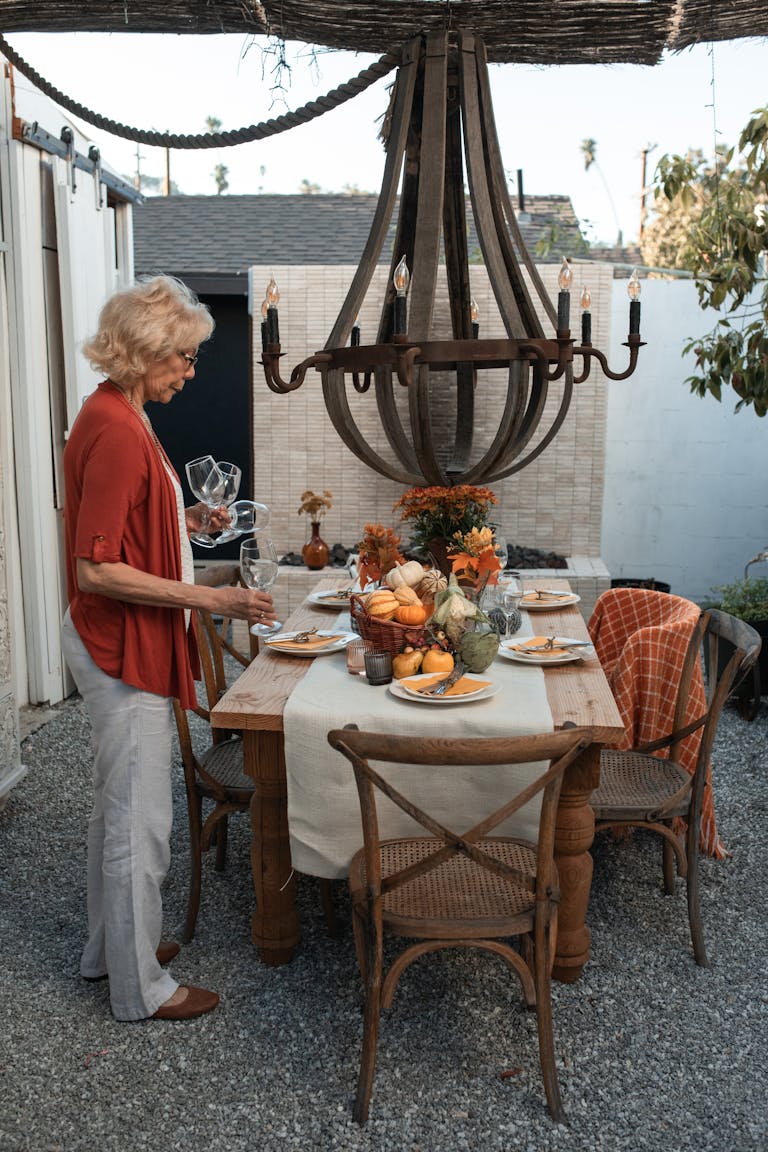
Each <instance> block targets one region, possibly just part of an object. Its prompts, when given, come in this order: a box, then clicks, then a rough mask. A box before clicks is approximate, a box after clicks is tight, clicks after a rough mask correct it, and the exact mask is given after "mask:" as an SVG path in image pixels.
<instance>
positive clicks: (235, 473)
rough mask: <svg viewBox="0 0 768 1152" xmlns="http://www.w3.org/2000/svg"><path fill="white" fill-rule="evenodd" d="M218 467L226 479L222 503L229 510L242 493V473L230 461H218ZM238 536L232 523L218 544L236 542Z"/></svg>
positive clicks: (217, 541) (218, 540)
mask: <svg viewBox="0 0 768 1152" xmlns="http://www.w3.org/2000/svg"><path fill="white" fill-rule="evenodd" d="M216 467H217V468H218V470H219V472H221V474H222V476H223V477H224V492H223V494H222V497H221V503H222V504H224V505H225V506H226V507H227V508H229V506H230V505H231V504H234V502H235V499H236V498H237V493H238V492H239V491H240V479H241V477H242V472H241V471H240V469H239V468H238V466H237V464H230V462H229V461H228V460H217V461H216ZM237 535H238V533H237V532H233V531H232V525H231V523H230V524H229V526H228V527H226V528H225V529H224V531H223V532H221V534H220V535H219V537H218V539H217V540H216V543H217V544H223V543H225V541H227V540H234V539H235V537H236V536H237Z"/></svg>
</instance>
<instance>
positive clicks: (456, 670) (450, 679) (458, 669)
mask: <svg viewBox="0 0 768 1152" xmlns="http://www.w3.org/2000/svg"><path fill="white" fill-rule="evenodd" d="M463 675H464V665H463V664H462V662H461V660H459V658H458V657H457V658H456V663H455V664H454V666H453V670H452V671H451V672H449V673H448V675H447V676H446V678H445V680H441V681H440V682H439V683H438V684H435V685H434V686H433V687H432V688H425V689H424V691H423V692H422V696H444V695H445V693H446V692H447V691H448V689H449V688H450V687H451V685H453V684H455V683H456V682H457V681H458V680H461V678H462V676H463Z"/></svg>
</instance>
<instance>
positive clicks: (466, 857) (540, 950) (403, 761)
mask: <svg viewBox="0 0 768 1152" xmlns="http://www.w3.org/2000/svg"><path fill="white" fill-rule="evenodd" d="M593 739H594V733H593V732H592V730H591V729H589V728H572V729H569V730H564V731H562V732H556V733H552V732H549V733H540V734H539V735H535V736H525V737H521V738H519V739H504V738H489V739H483V738H479V737H478V738H468V739H461V738H459V739H447V738H437V737H435V738H419V737H417V736H395V735H392V734H390V733H376V732H360V731H358V729H357V728H356V727H355V726H354V725H348V726H347V727H346V728H344V729H335V730H334V731H332V732H329V733H328V741H329V743H330V744H331V745H332V746H333V747H334V748H336V749H337V750H338V751H339V752H341V753H342V755H344V756H346V758H347V759H348V760H349V761H350V763H351V764H352V768H353V770H354V773H355V780H356V782H357V792H358V797H359V799H360V815H361V821H362V828H363V847H362V848H361V849H360V851H359V852H357V853H356V854H355V856H354V857H353V859H352V863H351V865H350V874H349V887H350V895H351V898H352V924H353V928H354V933H355V952H356V955H357V961H358V965H359V967H360V973H361V976H362V979H363V987H364V994H365V1007H364V1016H363V1050H362V1056H361V1060H360V1073H359V1077H358V1084H357V1096H356V1099H355V1105H354V1110H353V1115H354V1117H355V1119H356V1120H357V1121H358V1122H359V1123H361V1124H364V1123H365V1121H366V1119H367V1117H368V1108H369V1104H370V1098H371V1092H372V1090H373V1077H374V1070H375V1065H376V1044H377V1038H378V1032H379V1019H380V1013H381V1009H382V1008H389V1007H391V1005H392V1000H393V997H394V994H395V990H396V988H397V984H398V981H399V979H400V977H401V976H402V974H403V972H405V970H406V969H407V968H408V966H409V965H410V964H411V963H412V962H413V961H414V960H416V959H418V958H419V957H421V956H424V955H426V954H427V953H431V952H436V951H439V950H441V949H443V948H457V947H465V948H477V949H481V950H483V951H486V952H490V953H491V954H492V955H495V956H497V957H500V958H501V959H502V960H503V961H504V962H505V963H506V965H507V967H508V968H509V969H510V971H511V972H513V973H514V974H515V976H516V977H517V978H518V980H519V982H520V987H521V991H522V995H523V999H524V1001H525V1003H526V1005H527V1006H528V1007H529V1008H535V1010H536V1024H537V1032H538V1039H539V1058H540V1064H541V1074H542V1079H543V1081H544V1091H545V1094H546V1098H547V1105H548V1107H549V1111H550V1114H551V1115H552V1116H553V1117H554V1119H556V1120H562V1119H563V1118H564V1112H563V1107H562V1103H561V1100H560V1088H559V1085H558V1080H557V1067H556V1064H555V1052H554V1036H553V1031H552V997H551V974H552V961H553V958H554V948H555V936H556V930H557V905H558V901H559V898H560V893H559V889H558V877H557V870H556V868H555V862H554V834H555V817H556V812H557V804H558V799H559V795H560V787H561V784H562V779H563V774H564V772H565V770H566V768H567V766H568V765H569V764H571V763H572V762H573V761H574V760H575V759H576V757H577V756H578V755H579V754H580V753H581V752H583V751H584V750H585V749H586V748H588V747H589V745H590V744H591V743H592V742H593ZM374 763H375V765H376V767H375V768H374V767H373V764H374ZM542 763H543V764H544V765H545V767H544V768H543V769H542V767H541V766H542ZM392 764H395V765H398V772H400V771H402V770H403V769H405V772H404V774H403V776H402V777H399V779H402V782H401V783H399V784H398V786H397V787H395V785H394V783H393V781H392V780H391V779H390V778H389V775H388V767H389V765H392ZM500 764H531V765H534V766H535V771H536V773H537V775H536V776H535V778H534V779H532V780H531V781H530V783H529V784H527V785H526V786H525V787H523V788H522V789H521V790H519V791H517V792H515V791H514V789H510V792H509V793H508V794H507V795H506V796H502V797H500V799H501V800H503V801H505V802H504V803H502V804H501V806H500V807H498V808H497V809H496V810H495V811H494V812H492V813H490V814H489V815H488V816H486V818H485V819H484V820H482V821H481V822H480V823H479V824H476V825H475V826H474V827H473V828H469V829H466V828H464V829H463V831H461V832H455V831H452V830H451V829H450V828H447V827H445V825H444V824H441V823H440V821H439V820H437V819H436V818H435V817H434V816H431V815H430V814H429V813H428V812H426V811H425V810H424V809H423V808H422V807H420V805H418V804H416V803H415V802H414V801H413V800H412V799H411V798H409V796H408V795H407V793H408V790H409V781H410V780H411V779H412V775H411V773H409V772H408V771H407V769H408V768H409V767H411V768H418V770H419V771H418V774H419V776H420V777H421V778H422V780H423V778H424V776H425V774H428V773H429V770H430V769H431V770H432V771H431V775H433V776H436V774H437V772H439V773H441V774H443V773H444V772H445V771H446V770H448V771H449V770H450V768H451V767H452V766H458V765H475V766H477V769H478V771H480V772H482V771H489V772H492V771H493V768H494V766H496V765H500ZM400 789H402V790H403V791H401V790H400ZM380 794H381V796H383V797H385V798H386V801H387V802H392V803H394V804H396V805H397V806H398V807H399V808H401V809H402V810H403V811H404V812H406V813H407V814H408V815H409V816H410V817H411V818H412V819H413V820H414V821H415V822H416V824H417V825H419V824H420V825H421V826H422V828H423V829H424V830H425V832H427V833H429V835H426V836H425V835H423V834H421V835H414V836H409V837H402V838H399V839H396V840H394V839H393V840H380V839H379V823H378V807H377V800H378V798H379V796H380ZM538 795H541V813H540V817H539V827H538V840H537V843H536V844H532V843H530V842H528V841H526V840H522V839H518V838H514V837H511V836H493V835H491V833H492V832H493V830H494V829H496V828H497V827H498V826H499V825H501V824H503V823H504V821H506V820H507V819H508V818H509V817H510V816H511V815H513V813H515V812H518V811H519V810H520V809H521V808H522V807H523V806H524V805H525V804H527V803H528V802H529V801H530V800H532V799H533V797H534V796H538ZM455 819H456V820H460V819H461V814H460V813H459V812H457V813H456V815H455ZM385 934H391V935H392V936H395V937H398V938H400V939H401V940H402V939H403V938H404V939H405V940H406V941H407V943H406V946H405V947H401V949H400V951H399V952H398V953H397V954H396V955H395V956H394V957H393V958H392V959H391V961H390V962H389V964H388V966H387V967H386V969H385V966H384V936H385ZM512 937H517V939H518V942H519V951H518V950H517V949H515V948H513V947H512V943H511V938H512Z"/></svg>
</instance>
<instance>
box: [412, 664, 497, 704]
mask: <svg viewBox="0 0 768 1152" xmlns="http://www.w3.org/2000/svg"><path fill="white" fill-rule="evenodd" d="M433 676H434V672H427V673H425V674H423V675H422V676H409V677H408V679H409V680H431V679H432V678H433ZM465 676H466V677H467V679H468V680H480V681H483V680H484V679H485V677H483V676H473V675H472V673H471V672H465ZM389 690H390V692H391V693H392V695H393V696H397V698H398V700H411V701H413V703H415V704H471V703H472V702H473V701H474V700H488V699H489V698H490V697H491V696H495V695H496V693H497V692H499V691H500V690H501V685H500V684H488V682H487V680H486V687H485V688H480V689H478V691H477V692H470V693H468V692H465V693H464V694H463V695H462V696H424V695H423V694H422V693H421V692H415V691H414V690H413V689H412V688H411V689H408V688H405V687H403V685H402V684H401V683H400V681H399V680H393V681H392V683H391V684H390V685H389Z"/></svg>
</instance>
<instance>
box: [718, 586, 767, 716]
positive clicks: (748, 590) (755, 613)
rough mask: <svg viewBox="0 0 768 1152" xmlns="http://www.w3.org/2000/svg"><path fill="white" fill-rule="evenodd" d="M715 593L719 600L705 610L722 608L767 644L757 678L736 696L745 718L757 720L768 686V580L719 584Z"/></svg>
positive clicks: (747, 681) (761, 654) (762, 654)
mask: <svg viewBox="0 0 768 1152" xmlns="http://www.w3.org/2000/svg"><path fill="white" fill-rule="evenodd" d="M712 591H713V592H714V593H715V594H716V599H715V600H713V601H712V602H711V603H709V604H706V605H705V607H707V608H719V609H720V610H721V611H722V612H727V613H728V614H729V615H730V616H735V617H736V618H737V619H738V620H743V621H744V622H745V623H747V624H749V625H750V626H751V627H752V628H754V629H755V631H756V632H757V633H758V634H759V635H760V637H761V638H762V641H763V646H762V648H761V650H760V655H759V657H758V661H757V665H756V670H755V676H754V677H752V676H748V677H747V679H746V681H744V683H743V684H742V685H741V686H740V688H739V689H738V690H737V693H736V696H737V698H738V701H739V710H740V712H741V714H742V715H743V716H745V717H746V718H747V719H749V720H754V718H755V716H756V715H757V709H758V706H759V704H760V691H761V687H760V686H761V684H762V685H764V686H768V578H767V577H762V578H760V579H758V580H754V579H750V578H749V577H745V579H743V580H735V581H734V582H733V583H732V584H719V585H718V586H717V587H715V588H713V589H712ZM705 654H706V649H705Z"/></svg>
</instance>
